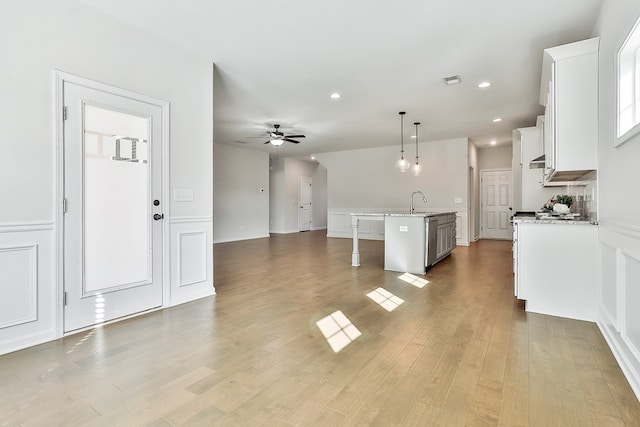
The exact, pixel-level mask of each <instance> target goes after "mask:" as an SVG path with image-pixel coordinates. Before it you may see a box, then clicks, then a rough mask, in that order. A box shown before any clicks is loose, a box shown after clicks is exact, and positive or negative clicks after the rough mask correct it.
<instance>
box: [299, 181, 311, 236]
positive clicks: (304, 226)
mask: <svg viewBox="0 0 640 427" xmlns="http://www.w3.org/2000/svg"><path fill="white" fill-rule="evenodd" d="M298 183H299V185H298V201H299V204H298V231H309V230H311V178H309V177H306V176H301V177H300V179H299V180H298Z"/></svg>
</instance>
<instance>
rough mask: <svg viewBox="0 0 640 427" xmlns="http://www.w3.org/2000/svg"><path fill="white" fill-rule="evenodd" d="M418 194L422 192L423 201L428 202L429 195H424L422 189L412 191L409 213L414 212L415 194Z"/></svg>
mask: <svg viewBox="0 0 640 427" xmlns="http://www.w3.org/2000/svg"><path fill="white" fill-rule="evenodd" d="M416 194H420V195H422V201H423V202H424V203H427V196H425V195H424V193H423V192H422V191H414V192H413V193H411V208H410V209H409V213H410V214H412V213H413V211H414V209H413V196H414V195H416Z"/></svg>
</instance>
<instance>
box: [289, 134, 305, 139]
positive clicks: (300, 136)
mask: <svg viewBox="0 0 640 427" xmlns="http://www.w3.org/2000/svg"><path fill="white" fill-rule="evenodd" d="M285 136H286V137H287V138H306V136H304V135H285Z"/></svg>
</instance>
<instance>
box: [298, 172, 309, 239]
mask: <svg viewBox="0 0 640 427" xmlns="http://www.w3.org/2000/svg"><path fill="white" fill-rule="evenodd" d="M306 180H309V187H311V190H309V193H310V194H309V199H310V200H309V205H310V207H309V230H307V231H311V223H312V222H313V207H312V206H313V203H311V200H313V179H312V178H311V177H310V176H298V209H297V211H298V233H299V232H300V231H301V230H300V203H301V201H300V193H302V182H303V181H306Z"/></svg>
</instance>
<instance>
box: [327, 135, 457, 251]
mask: <svg viewBox="0 0 640 427" xmlns="http://www.w3.org/2000/svg"><path fill="white" fill-rule="evenodd" d="M419 152H420V163H421V164H422V166H423V171H422V174H421V175H420V176H417V177H416V176H414V175H412V174H411V173H401V172H400V171H399V170H398V169H397V168H396V162H397V160H398V158H399V155H400V149H399V147H396V146H390V147H380V148H369V149H362V150H350V151H338V152H333V153H321V154H317V155H316V159H317V160H318V161H319V162H320V163H322V165H324V166H325V167H326V168H327V197H328V202H327V205H328V211H329V215H330V217H329V218H328V219H327V223H328V224H327V227H328V232H327V235H328V236H331V237H349V236H350V235H351V229H350V225H349V224H350V222H349V213H350V212H366V211H381V210H382V211H395V210H403V211H408V210H409V206H410V197H411V193H412V192H413V191H416V190H421V191H422V192H424V193H425V195H426V196H427V200H428V202H427V203H426V204H424V203H422V201H421V200H420V198H419V197H416V198H415V207H416V209H417V210H419V211H427V210H428V211H439V212H442V211H450V212H451V211H454V212H456V213H457V215H458V216H457V223H456V228H457V233H458V234H459V240H458V244H468V243H469V229H468V203H469V201H468V198H469V189H468V186H469V140H468V138H459V139H451V140H444V141H431V142H422V143H420V146H419ZM409 153H411V151H409ZM408 157H410V156H408ZM455 198H460V200H461V203H456V202H455ZM365 227H366V226H365ZM373 227H374V229H372V230H371V233H370V234H371V235H372V236H378V235H379V232H377V231H376V230H375V224H374V226H373ZM363 232H365V234H366V230H363ZM363 238H367V237H363ZM373 238H379V237H373Z"/></svg>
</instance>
